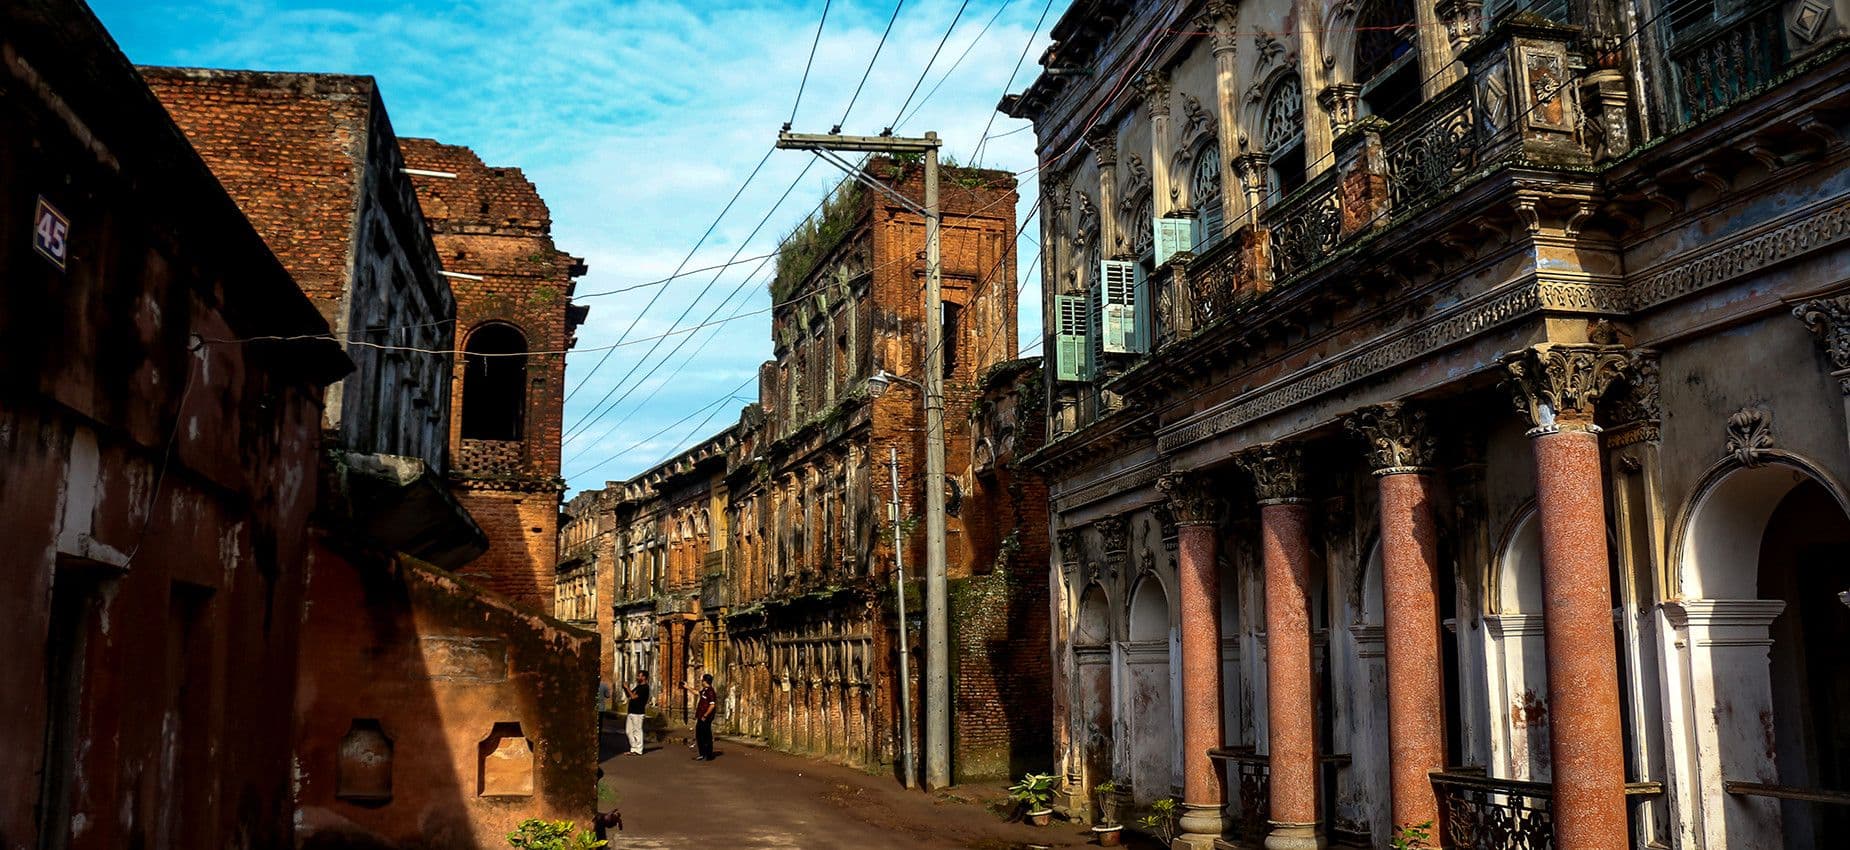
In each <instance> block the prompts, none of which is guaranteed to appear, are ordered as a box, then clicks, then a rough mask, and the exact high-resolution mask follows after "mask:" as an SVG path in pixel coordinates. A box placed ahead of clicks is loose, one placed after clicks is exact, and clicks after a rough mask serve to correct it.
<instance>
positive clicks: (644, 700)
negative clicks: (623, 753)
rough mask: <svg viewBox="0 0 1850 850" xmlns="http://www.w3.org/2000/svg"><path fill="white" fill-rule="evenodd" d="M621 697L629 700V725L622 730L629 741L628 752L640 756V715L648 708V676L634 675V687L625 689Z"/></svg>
mask: <svg viewBox="0 0 1850 850" xmlns="http://www.w3.org/2000/svg"><path fill="white" fill-rule="evenodd" d="M623 695H624V696H626V697H628V698H629V718H628V721H629V725H628V727H627V728H626V729H625V730H624V731H625V732H627V733H628V735H629V739H630V752H632V753H635V754H636V755H642V715H643V712H645V711H647V710H648V708H649V674H647V673H637V674H636V687H633V688H631V687H625V688H624V689H623Z"/></svg>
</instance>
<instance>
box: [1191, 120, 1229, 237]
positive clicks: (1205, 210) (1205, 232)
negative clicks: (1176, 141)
mask: <svg viewBox="0 0 1850 850" xmlns="http://www.w3.org/2000/svg"><path fill="white" fill-rule="evenodd" d="M1188 185H1189V189H1188V198H1189V202H1190V203H1192V204H1194V205H1195V214H1196V215H1199V216H1201V229H1200V230H1198V231H1196V232H1197V233H1198V234H1199V237H1198V238H1199V239H1200V240H1201V241H1202V242H1212V241H1214V240H1215V239H1218V238H1220V235H1221V233H1220V231H1221V219H1222V211H1221V161H1220V141H1219V140H1217V139H1212V138H1210V139H1207V140H1205V141H1203V142H1202V143H1201V146H1200V147H1198V148H1196V149H1195V159H1194V167H1193V170H1192V171H1190V172H1189V184H1188Z"/></svg>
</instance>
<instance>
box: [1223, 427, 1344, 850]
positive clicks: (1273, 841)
mask: <svg viewBox="0 0 1850 850" xmlns="http://www.w3.org/2000/svg"><path fill="white" fill-rule="evenodd" d="M1240 463H1241V465H1242V466H1244V467H1245V468H1246V469H1247V471H1248V472H1250V473H1252V475H1253V480H1254V481H1255V483H1256V484H1257V491H1258V495H1259V505H1260V508H1259V523H1260V531H1259V536H1260V542H1261V547H1262V552H1263V557H1264V560H1265V624H1266V714H1267V726H1268V728H1269V730H1270V735H1269V736H1268V738H1267V741H1268V749H1269V750H1270V753H1271V755H1270V766H1271V796H1272V823H1271V825H1272V831H1271V833H1270V834H1268V835H1267V836H1266V839H1265V846H1266V848H1267V850H1316V848H1321V847H1322V846H1323V845H1324V837H1323V836H1322V835H1321V834H1320V833H1319V832H1318V828H1317V701H1316V685H1315V683H1314V681H1313V680H1312V676H1311V646H1310V581H1311V571H1312V569H1313V568H1314V565H1315V563H1316V560H1317V557H1316V550H1315V549H1314V548H1313V546H1312V544H1311V536H1310V529H1311V521H1310V506H1309V504H1308V500H1307V499H1305V498H1304V495H1303V494H1304V488H1303V458H1302V454H1301V452H1300V450H1299V449H1298V448H1297V447H1295V446H1280V445H1267V446H1261V447H1259V448H1257V449H1254V450H1252V451H1251V452H1248V453H1247V454H1245V455H1243V456H1242V457H1241V459H1240Z"/></svg>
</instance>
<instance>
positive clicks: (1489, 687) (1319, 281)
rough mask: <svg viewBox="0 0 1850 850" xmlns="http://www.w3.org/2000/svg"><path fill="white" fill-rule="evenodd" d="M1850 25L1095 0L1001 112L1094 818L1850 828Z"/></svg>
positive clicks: (1707, 841) (1644, 828)
mask: <svg viewBox="0 0 1850 850" xmlns="http://www.w3.org/2000/svg"><path fill="white" fill-rule="evenodd" d="M1845 12H1846V8H1845V6H1844V5H1843V4H1841V3H1837V4H1832V3H1810V2H1795V3H1780V2H1772V3H1742V4H1718V3H1708V2H1681V0H1678V2H1669V3H1661V4H1642V3H1628V2H1595V3H1542V4H1516V3H1508V2H1503V3H1495V2H1487V3H1482V4H1479V3H1464V2H1439V3H1430V4H1429V3H1402V2H1387V1H1386V0H1363V2H1359V3H1348V2H1325V3H1311V4H1305V3H1298V2H1284V0H1259V2H1243V3H1233V2H1220V1H1219V0H1208V1H1207V2H1183V3H1169V2H1156V0H1080V2H1075V3H1073V4H1072V7H1071V8H1070V9H1069V10H1068V11H1067V12H1066V13H1065V15H1064V16H1063V17H1062V18H1061V19H1060V21H1059V22H1058V23H1057V24H1056V25H1055V27H1054V28H1053V30H1052V33H1053V39H1054V44H1053V46H1052V47H1051V48H1050V49H1049V50H1048V51H1047V53H1046V54H1045V55H1044V57H1043V59H1042V62H1043V64H1044V65H1045V67H1046V72H1045V73H1044V74H1042V75H1041V76H1040V77H1039V78H1038V79H1037V80H1035V81H1034V82H1033V83H1032V84H1031V85H1030V86H1029V87H1028V88H1027V90H1026V91H1025V92H1023V93H1021V94H1019V95H1016V96H1011V97H1009V98H1005V99H1004V102H1003V107H1004V108H1005V109H1006V110H1007V111H1009V112H1010V113H1011V114H1013V115H1017V116H1020V117H1027V118H1031V119H1032V120H1033V121H1034V125H1035V130H1036V133H1037V134H1038V137H1039V150H1041V151H1042V152H1043V157H1044V158H1043V160H1042V166H1043V170H1042V172H1041V174H1042V181H1043V188H1044V190H1045V193H1046V194H1045V198H1044V201H1043V208H1044V209H1045V210H1046V211H1047V215H1046V216H1045V219H1044V222H1045V224H1044V230H1043V236H1044V239H1043V244H1044V245H1045V246H1046V254H1045V256H1046V257H1047V262H1046V264H1045V277H1044V278H1043V280H1044V285H1045V297H1046V301H1045V308H1046V313H1045V315H1046V316H1047V317H1048V326H1047V327H1046V328H1045V329H1044V333H1045V339H1046V345H1047V350H1048V352H1049V353H1050V354H1053V355H1054V356H1053V358H1052V359H1053V366H1054V368H1051V369H1048V370H1047V384H1046V386H1047V390H1048V395H1049V398H1050V399H1051V404H1050V408H1051V409H1050V420H1049V426H1050V430H1051V432H1052V435H1053V436H1052V439H1051V440H1050V441H1049V442H1048V444H1047V445H1046V446H1045V447H1044V448H1042V449H1040V450H1038V451H1037V452H1035V453H1034V454H1033V455H1031V456H1030V457H1028V458H1026V461H1027V462H1028V464H1029V465H1030V466H1032V467H1033V468H1035V469H1039V470H1042V471H1044V472H1045V474H1046V475H1047V476H1048V479H1049V483H1050V487H1051V490H1052V493H1051V495H1052V506H1051V513H1052V522H1053V526H1054V528H1055V533H1056V535H1057V540H1058V541H1059V545H1058V550H1057V552H1056V553H1055V555H1054V557H1053V560H1052V565H1053V567H1054V569H1055V577H1056V583H1055V585H1054V593H1055V610H1056V611H1057V612H1058V618H1057V619H1056V621H1055V626H1054V631H1055V635H1056V644H1055V645H1056V651H1057V658H1058V660H1059V663H1060V670H1059V678H1058V682H1059V685H1058V687H1057V688H1056V693H1057V695H1058V698H1059V700H1060V705H1059V706H1058V707H1057V709H1056V711H1057V714H1056V716H1057V717H1059V718H1060V719H1061V721H1062V722H1061V725H1060V727H1059V728H1058V729H1057V730H1056V731H1057V734H1058V736H1059V744H1060V749H1061V751H1062V754H1063V756H1062V771H1063V773H1064V774H1065V777H1066V779H1065V782H1066V789H1065V790H1066V792H1067V793H1066V796H1065V802H1066V804H1067V805H1069V806H1071V807H1072V808H1073V809H1074V810H1075V811H1080V812H1083V810H1084V809H1085V808H1087V807H1088V806H1089V805H1090V803H1091V801H1092V796H1093V795H1092V792H1093V791H1094V790H1095V789H1096V787H1097V785H1098V784H1099V783H1101V782H1104V781H1107V780H1109V781H1112V782H1113V783H1114V784H1115V785H1116V786H1117V787H1118V789H1119V793H1120V794H1121V795H1122V796H1123V797H1125V798H1127V799H1128V801H1129V802H1130V803H1132V804H1135V805H1138V806H1141V805H1144V804H1147V803H1150V802H1151V801H1153V800H1155V799H1157V798H1161V797H1166V796H1172V795H1174V796H1179V797H1180V798H1181V800H1182V801H1183V807H1182V808H1183V811H1182V816H1181V819H1180V826H1181V830H1182V833H1183V835H1182V836H1181V840H1180V842H1179V844H1178V846H1187V847H1197V848H1207V847H1225V846H1229V845H1232V846H1237V847H1259V846H1265V847H1271V848H1285V847H1303V848H1309V847H1319V846H1324V845H1325V844H1327V843H1337V844H1343V845H1347V846H1358V847H1382V846H1387V845H1388V844H1389V843H1391V842H1393V841H1394V840H1395V839H1396V838H1401V839H1407V838H1408V836H1406V835H1404V834H1402V828H1404V827H1406V826H1409V825H1418V824H1422V823H1428V822H1430V823H1431V824H1432V825H1433V829H1432V830H1431V835H1432V842H1431V843H1435V844H1436V843H1438V842H1443V844H1444V846H1447V847H1459V848H1466V847H1469V848H1478V847H1511V846H1536V847H1540V846H1552V847H1568V848H1581V847H1586V848H1591V847H1599V848H1618V847H1639V848H1645V847H1677V848H1689V849H1690V850H1694V849H1695V848H1723V847H1727V848H1743V847H1754V848H1780V847H1785V848H1799V847H1813V846H1824V845H1825V844H1828V843H1829V842H1830V840H1831V838H1829V837H1834V836H1841V835H1847V834H1850V817H1847V816H1846V814H1845V813H1846V811H1850V810H1846V809H1844V808H1843V807H1842V806H1841V805H1836V806H1834V805H1825V804H1822V801H1826V800H1828V801H1832V802H1835V803H1842V802H1844V801H1845V797H1844V794H1843V787H1844V786H1843V784H1842V780H1843V778H1844V777H1846V776H1850V757H1847V755H1846V754H1847V753H1850V749H1846V748H1845V747H1844V746H1843V742H1844V741H1845V740H1847V739H1850V725H1847V724H1850V698H1847V697H1846V692H1845V690H1844V688H1843V687H1842V683H1843V682H1844V681H1847V680H1850V679H1847V678H1846V677H1850V656H1847V655H1846V654H1845V653H1844V652H1843V649H1842V647H1843V645H1844V644H1843V641H1844V637H1845V636H1846V635H1850V608H1847V607H1846V606H1845V605H1843V604H1842V599H1841V598H1840V597H1839V596H1838V593H1839V592H1840V591H1841V589H1842V588H1844V587H1846V586H1850V574H1847V573H1846V570H1845V567H1844V564H1845V563H1846V561H1845V560H1844V558H1843V555H1844V553H1845V552H1846V551H1850V548H1847V547H1850V515H1847V514H1846V511H1847V510H1850V497H1846V495H1845V493H1846V482H1850V441H1847V439H1846V435H1847V434H1850V429H1847V428H1846V422H1845V410H1846V408H1845V405H1844V392H1845V391H1846V389H1850V382H1847V381H1844V380H1843V379H1844V378H1845V376H1846V372H1845V371H1844V370H1845V369H1846V367H1850V346H1847V345H1846V340H1850V289H1846V286H1847V285H1850V178H1847V176H1846V175H1850V168H1847V167H1846V166H1847V165H1850V144H1846V130H1847V129H1850V111H1846V107H1847V106H1850V41H1846V38H1845V36H1846V34H1847V33H1850V30H1847V29H1846V26H1845V24H1846V19H1845V17H1844V15H1845ZM1820 343H1822V346H1820ZM1808 801H1809V802H1808Z"/></svg>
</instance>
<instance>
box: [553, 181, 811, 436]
mask: <svg viewBox="0 0 1850 850" xmlns="http://www.w3.org/2000/svg"><path fill="white" fill-rule="evenodd" d="M776 152H777V146H776V145H772V146H771V148H770V149H769V150H767V151H765V152H764V157H763V158H761V159H759V160H758V164H757V165H755V166H753V167H752V171H751V173H750V174H747V175H745V182H744V183H741V184H739V189H738V191H736V192H733V193H732V199H731V200H728V201H727V202H726V206H725V207H724V208H722V209H721V210H720V211H719V215H717V216H714V217H713V223H712V224H709V225H707V229H706V232H704V233H702V234H700V240H699V241H698V242H695V243H694V247H692V248H690V249H688V251H687V256H686V257H683V258H682V259H681V264H680V265H678V266H676V267H675V270H674V274H677V275H678V274H680V273H681V269H683V268H686V267H687V264H688V262H689V261H691V260H693V259H694V254H695V253H696V252H698V251H699V250H700V246H702V245H705V244H706V243H707V239H709V238H711V237H712V236H713V231H714V230H715V229H717V228H718V227H719V223H720V222H721V221H724V220H725V218H726V213H729V212H731V211H732V205H733V204H736V203H738V202H739V197H740V196H741V195H744V194H745V190H746V189H747V188H749V187H750V186H751V185H752V181H753V180H756V179H758V172H760V171H763V170H764V164H765V163H767V162H770V161H771V154H774V153H776ZM666 291H668V289H667V287H663V288H661V289H657V290H655V294H654V295H653V296H651V297H650V298H649V303H648V304H645V305H643V308H642V309H641V310H638V311H636V315H635V316H634V317H632V318H631V319H630V324H629V327H627V328H624V329H623V333H622V334H620V335H618V336H617V343H616V345H613V346H610V347H609V348H607V349H605V351H604V356H603V357H600V358H598V361H597V363H596V365H594V366H592V367H591V371H590V372H587V373H586V374H585V376H584V377H583V378H580V379H578V383H576V384H574V385H573V386H572V388H571V389H569V390H566V392H565V401H571V400H572V396H575V395H577V394H578V389H579V387H583V386H584V385H585V382H586V381H588V380H590V378H591V376H592V375H595V374H597V370H599V369H602V368H604V364H605V363H606V362H608V361H609V360H610V352H612V351H616V350H617V346H620V345H622V344H623V342H624V340H626V339H628V338H629V335H630V333H631V332H633V331H635V330H636V325H637V323H639V322H641V321H642V317H643V316H645V315H647V314H648V312H649V310H650V309H651V308H653V307H654V306H655V302H656V301H659V300H661V297H662V293H663V292H666Z"/></svg>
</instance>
